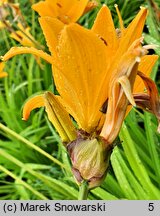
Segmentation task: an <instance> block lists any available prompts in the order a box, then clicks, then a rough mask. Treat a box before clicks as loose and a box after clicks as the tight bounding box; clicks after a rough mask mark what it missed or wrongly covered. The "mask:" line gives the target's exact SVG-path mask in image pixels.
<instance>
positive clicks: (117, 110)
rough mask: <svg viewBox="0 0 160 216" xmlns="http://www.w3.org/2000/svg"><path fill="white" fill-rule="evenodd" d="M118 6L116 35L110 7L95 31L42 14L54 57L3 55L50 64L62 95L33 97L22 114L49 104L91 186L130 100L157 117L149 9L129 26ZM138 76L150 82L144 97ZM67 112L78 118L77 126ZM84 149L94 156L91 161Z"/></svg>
mask: <svg viewBox="0 0 160 216" xmlns="http://www.w3.org/2000/svg"><path fill="white" fill-rule="evenodd" d="M46 2H47V1H46ZM48 2H49V1H48ZM65 2H67V1H65ZM116 10H117V13H118V16H119V20H120V30H119V32H118V34H117V31H116V29H115V27H114V24H113V20H112V17H111V13H110V10H109V9H108V7H107V6H103V7H102V8H101V10H100V11H99V13H98V15H97V18H96V20H95V23H94V25H93V27H92V29H91V30H88V29H85V28H83V27H81V26H80V25H78V24H76V23H70V24H68V25H65V24H64V23H63V22H61V20H59V19H57V18H55V16H54V17H45V14H44V15H43V16H42V17H41V18H40V24H41V27H42V30H43V33H44V35H45V38H46V41H47V45H48V47H49V49H50V52H51V55H48V54H46V53H44V52H42V51H41V50H36V49H35V48H26V47H20V48H12V49H11V50H10V51H9V52H8V53H7V54H6V55H5V56H4V57H3V60H4V61H6V60H8V59H9V58H11V57H13V56H14V55H17V54H21V53H32V54H34V55H37V56H39V57H42V58H44V59H46V60H47V61H48V62H49V63H51V64H52V70H53V75H54V81H55V85H56V88H57V90H58V92H59V96H55V95H54V94H52V93H48V92H47V93H44V94H43V95H40V96H36V97H35V98H32V99H31V100H29V101H28V102H27V103H26V104H25V106H24V110H23V118H24V119H25V120H27V118H28V117H29V115H30V112H31V111H32V110H33V109H34V108H36V107H40V106H44V107H45V108H46V112H47V114H48V116H49V119H50V121H51V122H52V123H53V125H54V126H55V128H56V129H57V131H58V132H59V134H60V135H61V137H62V140H63V141H65V142H67V143H69V142H71V143H69V144H68V145H67V149H68V152H69V154H70V156H71V160H72V165H73V171H74V173H75V176H76V178H77V180H78V181H79V182H81V181H82V179H87V180H89V182H90V187H94V186H97V185H98V184H99V183H100V181H101V180H102V179H103V177H104V175H105V172H106V170H107V167H108V158H109V156H110V154H111V150H112V146H113V143H114V141H115V139H116V137H117V135H118V133H119V131H120V128H121V125H122V122H123V120H124V118H125V116H126V113H127V112H128V105H129V104H131V105H133V106H139V107H141V108H143V109H145V110H147V109H148V110H149V111H150V112H153V113H154V114H155V115H156V116H157V118H158V119H159V96H158V91H157V88H156V86H155V84H154V83H153V82H152V81H151V80H150V78H148V77H147V78H146V76H148V75H149V73H150V71H151V70H152V68H153V66H154V64H155V62H156V61H157V59H158V56H156V55H147V52H148V49H149V48H153V46H142V42H143V38H142V36H141V35H142V31H143V27H144V23H145V19H146V16H147V9H146V8H141V9H140V12H139V13H138V14H137V16H136V17H135V18H134V20H133V21H132V22H131V23H130V24H129V26H128V27H127V28H124V26H123V21H122V19H121V16H120V13H119V10H118V8H117V7H116ZM102 20H103V22H102ZM137 75H138V76H140V77H141V79H143V80H144V83H145V85H146V86H147V90H148V92H147V93H146V95H145V96H144V95H142V94H140V95H139V94H138V95H136V92H137V91H138V92H139V91H140V92H143V89H144V85H142V84H141V83H143V82H142V81H140V80H139V79H137V78H136V77H137ZM150 86H152V88H150ZM153 86H154V87H153ZM133 92H134V94H133ZM69 115H71V116H72V117H73V118H74V119H75V121H76V122H77V125H78V130H77V129H75V128H74V127H73V124H72V121H71V119H70V118H69ZM76 131H78V132H77V133H78V135H77V139H76ZM86 149H87V150H86ZM98 149H100V151H99V152H98ZM86 151H87V152H88V154H90V155H89V159H88V161H87V163H86V157H87V156H86ZM92 152H94V154H92ZM87 158H88V157H87Z"/></svg>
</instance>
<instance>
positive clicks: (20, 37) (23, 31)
mask: <svg viewBox="0 0 160 216" xmlns="http://www.w3.org/2000/svg"><path fill="white" fill-rule="evenodd" d="M17 26H18V28H19V30H17V31H15V32H12V33H11V34H10V37H12V38H13V39H15V40H16V41H18V42H19V43H20V44H21V45H22V46H28V47H35V43H34V41H35V39H34V38H33V36H32V35H31V34H30V28H29V27H26V28H25V27H24V26H23V25H22V24H21V23H18V25H17Z"/></svg>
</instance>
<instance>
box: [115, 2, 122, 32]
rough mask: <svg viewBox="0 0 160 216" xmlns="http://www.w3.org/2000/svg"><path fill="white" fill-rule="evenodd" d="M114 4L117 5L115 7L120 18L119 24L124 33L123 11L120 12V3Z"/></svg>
mask: <svg viewBox="0 0 160 216" xmlns="http://www.w3.org/2000/svg"><path fill="white" fill-rule="evenodd" d="M114 6H115V8H116V12H117V15H118V19H119V24H120V29H121V33H122V35H123V32H124V25H123V19H122V16H121V13H120V11H119V8H118V5H117V4H115V5H114Z"/></svg>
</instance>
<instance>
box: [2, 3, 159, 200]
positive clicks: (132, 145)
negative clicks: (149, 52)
mask: <svg viewBox="0 0 160 216" xmlns="http://www.w3.org/2000/svg"><path fill="white" fill-rule="evenodd" d="M14 2H16V3H19V4H20V8H21V10H22V14H23V16H24V18H25V20H26V22H27V24H28V25H29V26H30V27H31V33H32V35H33V36H34V37H35V39H36V40H37V41H38V42H39V43H40V44H42V45H44V47H46V44H45V40H44V37H43V34H42V31H41V29H40V27H39V24H38V16H37V14H36V13H35V12H34V11H33V10H31V4H32V3H34V2H35V1H34V0H32V1H29V0H19V1H16V0H15V1H14ZM155 2H157V6H159V8H160V2H159V1H158V0H157V1H155ZM115 3H116V4H118V5H119V8H120V11H121V14H122V17H123V19H124V24H125V25H127V24H128V23H129V22H130V21H131V20H132V19H133V18H134V16H135V15H136V14H137V12H138V10H139V7H140V6H142V5H143V6H146V7H148V8H149V16H148V18H147V23H146V27H145V33H144V37H145V43H148V44H150V43H154V44H157V45H159V47H158V48H157V49H156V53H157V54H158V55H160V20H158V17H157V16H156V13H155V10H154V8H153V7H152V5H151V1H149V0H125V1H123V0H108V1H107V0H106V1H101V4H107V5H108V6H109V7H110V9H111V10H112V14H113V18H114V21H115V25H116V26H117V27H118V19H117V15H116V12H115V8H114V4H115ZM158 4H159V5H158ZM98 10H99V8H96V9H94V10H93V11H92V12H90V13H88V14H86V15H85V16H84V17H82V18H81V19H80V23H81V24H83V25H84V26H85V27H87V28H90V27H91V26H92V24H93V22H94V19H95V17H96V14H97V12H98ZM159 13H160V9H159ZM159 19H160V17H159ZM12 46H20V44H18V43H17V42H15V41H14V40H13V39H11V38H10V37H9V33H8V32H7V30H6V29H3V30H1V31H0V55H3V54H5V52H6V51H8V50H9V48H10V47H12ZM45 49H46V51H48V50H47V47H46V48H45ZM158 68H159V62H158V63H157V65H156V66H155V68H154V70H153V71H152V74H151V76H152V78H153V79H154V80H156V82H157V85H159V84H160V79H159V78H160V76H159V74H158V73H159V72H158ZM5 71H7V72H8V74H9V76H8V77H6V78H3V79H1V80H0V199H1V200H4V199H8V200H11V199H18V200H25V199H28V200H33V199H62V200H63V199H69V200H70V199H77V197H78V186H77V185H76V183H75V181H74V178H73V176H72V173H71V167H70V161H69V158H68V155H67V153H66V151H65V149H64V147H63V145H62V143H61V141H60V138H59V136H58V135H57V133H56V131H55V129H54V128H53V126H52V125H51V123H50V122H49V121H48V119H47V116H46V114H45V112H44V109H43V108H41V109H39V110H36V111H33V112H32V114H31V117H30V119H29V120H28V121H27V122H24V121H22V120H21V110H22V106H23V104H24V102H25V101H26V99H28V98H29V97H31V96H33V95H34V94H37V93H40V92H42V91H45V90H51V91H55V88H54V83H53V80H51V68H50V65H48V64H47V63H46V62H43V69H42V68H41V67H39V65H38V64H37V63H36V61H35V58H34V57H33V56H31V55H20V56H16V57H14V58H13V59H12V60H10V61H8V62H7V63H6V67H5ZM156 128H157V121H156V119H155V117H154V116H153V115H151V114H149V113H143V112H140V111H139V110H132V111H131V112H130V114H129V115H128V117H127V118H126V120H125V122H124V124H123V126H122V129H121V132H120V136H119V138H120V142H121V143H119V145H118V146H117V147H116V148H115V149H114V151H113V154H112V157H111V161H110V167H109V171H108V175H107V177H106V179H105V181H104V183H103V184H102V186H101V187H99V188H96V189H94V190H91V191H90V194H89V197H88V199H100V200H101V199H103V200H116V199H129V200H130V199H132V200H137V199H138V200H145V199H160V135H159V134H158V133H157V132H156Z"/></svg>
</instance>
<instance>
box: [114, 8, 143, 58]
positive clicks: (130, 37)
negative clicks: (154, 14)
mask: <svg viewBox="0 0 160 216" xmlns="http://www.w3.org/2000/svg"><path fill="white" fill-rule="evenodd" d="M146 16H147V9H146V8H144V7H142V8H141V10H140V12H139V13H138V14H137V16H136V17H135V18H134V19H133V21H132V22H131V23H130V24H129V26H128V27H127V29H126V30H125V34H124V36H123V37H122V38H121V39H120V44H119V49H118V51H117V54H116V56H115V58H119V56H122V54H123V53H124V52H126V51H127V49H128V47H129V46H131V44H132V43H133V42H134V41H135V40H137V39H138V38H140V37H141V35H142V31H143V27H144V23H145V20H146Z"/></svg>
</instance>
